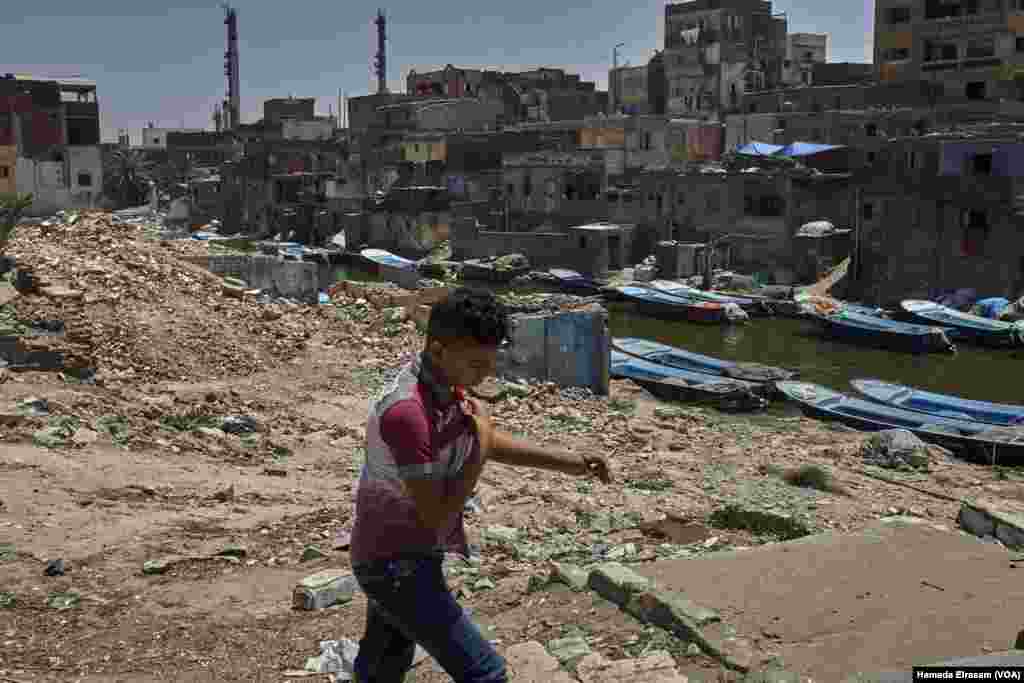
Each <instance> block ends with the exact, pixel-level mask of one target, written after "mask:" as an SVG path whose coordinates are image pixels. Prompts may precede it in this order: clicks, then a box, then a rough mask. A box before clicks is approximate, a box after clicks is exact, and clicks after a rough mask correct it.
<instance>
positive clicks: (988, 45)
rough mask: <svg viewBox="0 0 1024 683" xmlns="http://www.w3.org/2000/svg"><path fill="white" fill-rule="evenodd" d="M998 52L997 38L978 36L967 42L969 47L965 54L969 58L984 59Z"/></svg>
mask: <svg viewBox="0 0 1024 683" xmlns="http://www.w3.org/2000/svg"><path fill="white" fill-rule="evenodd" d="M995 54H996V41H995V38H992V37H991V36H990V37H987V38H977V39H974V40H972V41H970V42H969V43H967V49H966V50H965V52H964V56H965V57H966V58H967V59H984V58H987V57H994V56H995Z"/></svg>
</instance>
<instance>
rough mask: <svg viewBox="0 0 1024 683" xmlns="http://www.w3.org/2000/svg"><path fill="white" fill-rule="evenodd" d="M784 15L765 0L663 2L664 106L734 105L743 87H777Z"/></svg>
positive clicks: (694, 109) (689, 109)
mask: <svg viewBox="0 0 1024 683" xmlns="http://www.w3.org/2000/svg"><path fill="white" fill-rule="evenodd" d="M786 26H787V23H786V19H785V18H784V17H782V16H778V15H774V14H772V4H771V2H770V1H769V0H690V1H689V2H682V3H673V4H669V5H666V6H665V77H666V80H667V88H668V93H667V95H668V111H669V112H671V113H673V114H694V113H701V114H714V113H720V112H722V110H732V109H737V108H738V107H739V105H740V98H741V97H742V95H743V94H744V93H745V92H750V91H756V90H763V89H765V88H775V87H777V86H778V84H779V83H780V81H781V80H782V64H783V61H784V59H785V57H786Z"/></svg>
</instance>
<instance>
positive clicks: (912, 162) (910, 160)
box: [906, 150, 919, 170]
mask: <svg viewBox="0 0 1024 683" xmlns="http://www.w3.org/2000/svg"><path fill="white" fill-rule="evenodd" d="M906 163H907V168H909V169H911V170H914V169H916V168H918V163H919V159H918V156H917V152H915V151H913V150H911V151H909V152H907V154H906Z"/></svg>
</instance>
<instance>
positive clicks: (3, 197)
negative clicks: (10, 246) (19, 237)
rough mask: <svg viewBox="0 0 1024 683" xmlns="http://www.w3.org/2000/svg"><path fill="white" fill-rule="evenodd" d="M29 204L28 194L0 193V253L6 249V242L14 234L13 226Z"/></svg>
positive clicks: (30, 197) (30, 202)
mask: <svg viewBox="0 0 1024 683" xmlns="http://www.w3.org/2000/svg"><path fill="white" fill-rule="evenodd" d="M30 206H32V195H30V194H17V193H6V194H0V253H3V252H4V251H5V250H6V248H7V242H8V241H9V240H10V239H11V237H12V236H13V235H14V228H15V227H17V225H18V221H19V220H21V217H22V216H24V215H25V212H26V211H28V208H29V207H30Z"/></svg>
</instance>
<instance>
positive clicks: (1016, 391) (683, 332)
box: [334, 265, 1024, 404]
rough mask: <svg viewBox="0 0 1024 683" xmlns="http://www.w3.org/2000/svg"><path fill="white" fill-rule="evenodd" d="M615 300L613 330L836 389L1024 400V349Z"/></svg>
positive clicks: (356, 275)
mask: <svg viewBox="0 0 1024 683" xmlns="http://www.w3.org/2000/svg"><path fill="white" fill-rule="evenodd" d="M335 268H336V270H335V273H334V275H335V279H337V280H341V279H353V280H364V281H379V280H380V278H379V277H377V276H376V274H374V273H372V272H370V271H369V270H367V269H365V268H362V267H360V266H357V265H338V266H336V267H335ZM474 286H482V285H480V284H478V283H474ZM518 291H523V290H518ZM548 291H551V290H548ZM607 306H608V311H609V322H608V326H609V329H610V331H611V333H612V335H613V336H616V337H643V338H645V339H652V340H655V341H659V342H661V343H663V344H670V345H672V346H677V347H680V348H683V349H687V350H689V351H695V352H697V353H703V354H706V355H709V356H715V357H716V358H723V359H727V360H735V361H744V362H756V363H764V364H766V365H775V366H779V367H784V368H792V369H794V370H799V371H800V379H802V380H804V381H807V382H815V383H817V384H823V385H825V386H827V387H830V388H832V389H835V390H836V391H842V392H847V393H853V391H852V389H851V388H850V384H849V383H850V380H852V379H857V378H861V377H873V378H877V379H882V380H885V381H888V382H896V383H900V384H907V385H910V386H915V387H920V388H922V389H928V390H931V391H937V392H940V393H944V394H952V395H954V396H961V397H963V398H971V399H977V400H981V401H996V402H1000V403H1016V404H1022V403H1024V350H1003V349H984V348H979V347H975V346H970V345H966V344H960V345H958V347H957V352H956V353H955V354H938V353H935V354H920V355H915V354H910V353H903V352H890V351H885V350H882V349H874V348H869V347H862V346H854V345H850V344H844V343H840V342H835V341H830V340H826V339H823V338H822V337H821V335H820V334H819V331H818V327H817V325H815V324H814V323H813V322H810V321H803V320H791V319H788V318H754V319H752V320H751V321H750V322H748V323H745V324H743V325H729V326H721V325H700V324H696V323H690V322H673V321H665V320H657V319H654V318H649V317H646V316H642V315H639V314H637V313H636V312H635V309H634V308H633V307H632V306H630V305H629V304H622V303H609V304H607Z"/></svg>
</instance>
